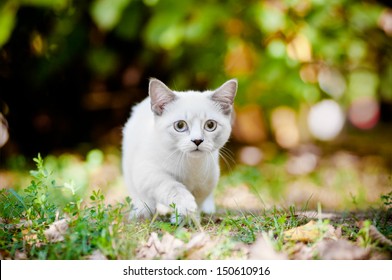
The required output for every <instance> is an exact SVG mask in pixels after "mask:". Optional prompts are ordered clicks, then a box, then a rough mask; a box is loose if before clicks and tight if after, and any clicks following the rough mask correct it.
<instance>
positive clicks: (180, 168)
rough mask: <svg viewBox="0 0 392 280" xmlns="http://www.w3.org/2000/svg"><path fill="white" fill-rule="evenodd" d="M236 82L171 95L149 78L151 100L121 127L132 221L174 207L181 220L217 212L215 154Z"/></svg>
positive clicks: (227, 128)
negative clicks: (215, 201)
mask: <svg viewBox="0 0 392 280" xmlns="http://www.w3.org/2000/svg"><path fill="white" fill-rule="evenodd" d="M236 91H237V81H236V80H229V81H227V82H226V83H225V84H223V85H222V86H221V87H220V88H218V89H217V90H215V91H204V92H196V91H185V92H178V91H172V90H170V89H169V88H168V87H167V86H166V85H165V84H163V83H162V82H161V81H159V80H157V79H151V80H150V85H149V97H147V98H146V99H145V100H144V101H143V102H141V103H140V104H138V105H136V106H135V107H134V108H133V111H132V115H131V117H130V118H129V120H128V122H127V123H126V125H125V127H124V131H123V134H124V137H123V160H122V167H123V173H124V178H125V183H126V186H127V188H128V189H129V191H130V195H131V198H132V202H133V205H134V212H133V213H132V216H136V217H149V216H151V215H152V214H154V213H155V211H156V209H157V207H159V206H161V205H163V206H166V207H169V206H170V205H171V204H172V203H174V204H175V206H176V209H177V211H178V214H179V215H188V214H191V213H195V212H197V211H200V210H202V211H204V212H206V213H213V212H214V211H215V205H214V199H213V190H214V188H215V186H216V184H217V183H218V179H219V174H220V169H219V149H220V148H222V147H223V145H224V144H225V143H226V141H227V140H228V139H229V136H230V133H231V118H232V111H233V101H234V97H235V94H236Z"/></svg>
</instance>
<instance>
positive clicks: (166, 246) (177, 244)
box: [136, 232, 184, 260]
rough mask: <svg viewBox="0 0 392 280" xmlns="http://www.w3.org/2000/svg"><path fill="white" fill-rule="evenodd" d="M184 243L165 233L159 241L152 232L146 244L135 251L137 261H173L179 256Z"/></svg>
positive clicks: (156, 235)
mask: <svg viewBox="0 0 392 280" xmlns="http://www.w3.org/2000/svg"><path fill="white" fill-rule="evenodd" d="M183 246H184V242H183V241H181V240H180V239H177V238H175V237H174V236H173V235H171V234H169V233H165V234H164V235H163V237H162V239H161V240H160V239H159V237H158V234H157V233H156V232H152V233H151V235H150V238H149V239H148V241H147V243H146V244H145V245H144V246H142V247H141V248H140V249H138V250H137V255H136V256H137V258H138V259H148V260H150V259H164V260H175V259H177V257H178V256H179V254H180V251H181V247H183Z"/></svg>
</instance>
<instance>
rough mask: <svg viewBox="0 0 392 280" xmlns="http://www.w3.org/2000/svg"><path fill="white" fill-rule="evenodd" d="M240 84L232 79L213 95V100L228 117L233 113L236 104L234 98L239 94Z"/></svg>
mask: <svg viewBox="0 0 392 280" xmlns="http://www.w3.org/2000/svg"><path fill="white" fill-rule="evenodd" d="M237 87H238V82H237V80H236V79H232V80H229V81H227V82H226V83H224V84H223V85H222V86H221V87H220V88H218V89H217V90H215V92H214V94H213V95H212V97H211V98H212V100H213V101H215V102H217V103H218V104H219V105H220V107H221V109H222V112H223V113H224V114H226V115H228V114H230V113H231V111H232V106H233V103H234V97H235V94H236V93H237Z"/></svg>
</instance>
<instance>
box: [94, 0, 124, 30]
mask: <svg viewBox="0 0 392 280" xmlns="http://www.w3.org/2000/svg"><path fill="white" fill-rule="evenodd" d="M130 2H131V0H96V1H94V2H93V4H92V5H91V7H90V14H91V17H92V18H93V20H94V21H95V23H96V24H97V25H98V27H99V28H101V29H102V30H105V31H110V30H112V29H113V28H114V27H115V26H116V25H117V24H118V23H119V21H120V19H121V16H122V13H123V11H124V9H125V8H126V7H127V5H128V4H129V3H130Z"/></svg>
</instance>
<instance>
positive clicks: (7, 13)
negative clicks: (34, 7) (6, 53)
mask: <svg viewBox="0 0 392 280" xmlns="http://www.w3.org/2000/svg"><path fill="white" fill-rule="evenodd" d="M18 8H19V7H18V5H17V4H15V3H11V2H7V3H5V5H3V6H2V7H1V6H0V47H2V46H3V45H5V43H7V41H8V39H9V38H10V36H11V34H12V30H13V29H14V27H15V23H16V12H17V11H18Z"/></svg>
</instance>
